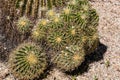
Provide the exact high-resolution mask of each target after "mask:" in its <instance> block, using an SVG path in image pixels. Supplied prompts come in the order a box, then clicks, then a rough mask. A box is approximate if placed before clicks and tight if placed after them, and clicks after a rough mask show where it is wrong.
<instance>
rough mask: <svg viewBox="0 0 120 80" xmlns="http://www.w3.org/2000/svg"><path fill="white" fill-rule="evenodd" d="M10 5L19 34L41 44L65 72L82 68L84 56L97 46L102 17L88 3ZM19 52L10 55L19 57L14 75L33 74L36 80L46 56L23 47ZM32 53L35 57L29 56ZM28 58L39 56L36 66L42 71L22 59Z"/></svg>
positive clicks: (35, 0) (11, 0)
mask: <svg viewBox="0 0 120 80" xmlns="http://www.w3.org/2000/svg"><path fill="white" fill-rule="evenodd" d="M7 4H8V5H7V6H8V7H10V10H9V11H10V15H9V16H10V17H11V18H12V22H13V24H14V25H12V26H15V28H16V30H17V33H20V34H22V35H23V36H24V35H28V37H27V39H28V40H31V41H33V42H35V43H39V44H42V45H43V49H44V50H46V52H47V53H48V55H49V56H50V57H51V56H52V57H51V58H50V59H51V60H50V61H51V62H52V63H53V64H54V65H56V66H57V67H59V68H60V69H62V70H64V71H72V70H74V69H75V68H77V67H78V66H80V64H81V63H82V62H83V61H84V59H85V56H86V55H88V54H90V53H92V52H93V51H94V50H95V49H96V48H97V46H98V43H99V38H98V32H97V26H98V21H99V16H98V14H97V13H96V10H94V9H92V8H91V5H90V4H89V2H88V0H8V3H7ZM26 33H27V34H26ZM46 48H47V49H46ZM18 49H20V48H18ZM18 49H17V51H16V50H15V51H14V52H13V53H11V55H13V57H15V56H16V57H15V58H14V59H15V62H12V64H13V70H14V72H15V73H17V72H19V75H20V76H25V77H26V78H30V77H29V76H30V75H32V78H33V77H36V74H40V73H41V72H40V73H39V71H38V70H44V68H45V66H44V65H45V64H46V62H45V57H46V56H45V55H44V56H42V58H41V55H42V54H43V53H42V52H40V53H39V52H38V51H36V49H37V48H36V47H34V48H28V47H25V46H24V45H23V46H22V47H21V49H20V50H18ZM29 50H30V51H32V50H33V51H34V52H35V54H34V55H33V54H31V52H30V53H29V52H27V53H26V51H29ZM49 50H50V53H49ZM51 51H52V52H51ZM41 53H42V54H41ZM25 55H29V56H31V57H33V56H36V59H37V63H38V64H37V65H38V66H40V67H43V69H41V68H40V67H38V66H37V65H35V66H34V64H36V63H35V62H36V60H28V59H29V57H28V58H27V59H23V58H24V56H25ZM32 55H33V56H32ZM17 56H18V57H17ZM11 57H12V56H11ZM11 57H10V58H11ZM31 57H30V59H33V58H31ZM39 58H40V59H39ZM22 59H23V60H22ZM26 60H28V61H26ZM19 61H20V62H19ZM42 61H43V62H42ZM28 62H30V65H28ZM51 62H50V63H51ZM33 63H34V64H33ZM31 65H33V67H31V68H32V70H31V69H30V66H31ZM24 68H25V71H23V69H24ZM39 68H40V69H39ZM18 69H19V70H18ZM29 71H31V72H32V73H31V74H30V73H28V72H29ZM37 71H38V72H37ZM24 74H25V75H24ZM19 75H18V76H19Z"/></svg>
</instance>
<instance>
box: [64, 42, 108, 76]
mask: <svg viewBox="0 0 120 80" xmlns="http://www.w3.org/2000/svg"><path fill="white" fill-rule="evenodd" d="M106 51H107V46H106V45H104V44H102V43H100V42H99V46H98V47H97V49H96V50H95V51H94V52H93V53H91V54H90V55H87V56H86V57H85V61H84V62H83V63H82V64H81V65H80V66H79V67H78V68H77V69H75V70H74V71H72V72H66V74H68V75H71V76H77V75H79V74H83V73H85V72H88V70H89V68H90V67H89V64H91V63H93V62H97V61H100V60H102V59H103V58H104V54H105V52H106Z"/></svg>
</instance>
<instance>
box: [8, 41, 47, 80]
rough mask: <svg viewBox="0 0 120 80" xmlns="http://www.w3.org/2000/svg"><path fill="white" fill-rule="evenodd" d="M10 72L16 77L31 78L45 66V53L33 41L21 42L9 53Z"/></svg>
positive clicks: (41, 71) (39, 73)
mask: <svg viewBox="0 0 120 80" xmlns="http://www.w3.org/2000/svg"><path fill="white" fill-rule="evenodd" d="M9 64H10V69H11V72H12V73H13V74H14V76H15V77H17V78H18V79H23V80H33V79H34V78H36V77H39V75H41V74H42V73H44V70H45V69H46V67H47V58H46V54H45V53H44V52H43V50H42V48H40V47H38V46H37V45H36V44H35V43H31V42H29V43H23V44H21V45H19V46H18V47H17V48H16V49H15V50H14V51H13V52H12V54H11V55H10V59H9Z"/></svg>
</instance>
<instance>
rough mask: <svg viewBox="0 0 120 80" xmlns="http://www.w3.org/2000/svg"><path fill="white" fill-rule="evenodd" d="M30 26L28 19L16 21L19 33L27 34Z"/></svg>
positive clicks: (23, 18)
mask: <svg viewBox="0 0 120 80" xmlns="http://www.w3.org/2000/svg"><path fill="white" fill-rule="evenodd" d="M30 26H31V22H30V20H29V19H28V18H26V17H25V16H24V17H21V18H20V19H19V20H18V21H17V29H18V31H19V32H20V33H26V32H29V30H30Z"/></svg>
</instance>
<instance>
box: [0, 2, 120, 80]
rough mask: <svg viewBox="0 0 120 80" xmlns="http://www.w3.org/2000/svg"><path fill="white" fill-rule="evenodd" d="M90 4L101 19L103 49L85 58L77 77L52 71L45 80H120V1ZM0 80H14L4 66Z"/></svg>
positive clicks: (0, 73)
mask: <svg viewBox="0 0 120 80" xmlns="http://www.w3.org/2000/svg"><path fill="white" fill-rule="evenodd" d="M90 3H91V5H92V6H93V8H95V9H96V10H97V12H98V14H99V16H100V21H99V26H98V31H99V35H100V42H101V45H100V46H99V47H98V50H96V51H95V53H96V54H94V53H93V54H92V55H90V56H88V57H86V61H85V63H83V65H81V66H80V67H79V68H78V69H77V70H76V71H74V73H66V74H65V73H62V72H61V71H59V70H58V69H53V70H51V71H50V74H49V75H48V76H47V78H45V79H44V80H120V0H90ZM1 37H2V36H1V35H0V38H1ZM0 50H1V49H0ZM96 57H98V59H96ZM0 60H1V59H0ZM68 74H69V75H68ZM0 80H14V78H13V76H12V75H10V73H9V70H8V69H7V67H6V66H5V64H4V63H2V62H0Z"/></svg>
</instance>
